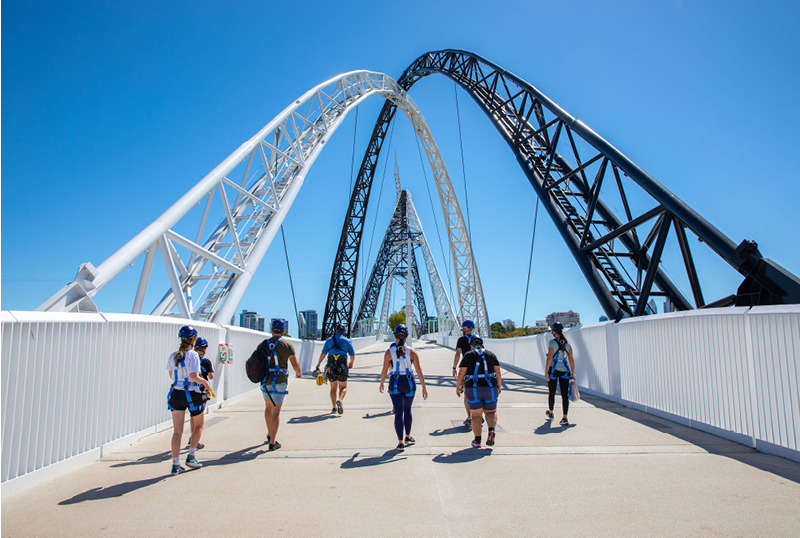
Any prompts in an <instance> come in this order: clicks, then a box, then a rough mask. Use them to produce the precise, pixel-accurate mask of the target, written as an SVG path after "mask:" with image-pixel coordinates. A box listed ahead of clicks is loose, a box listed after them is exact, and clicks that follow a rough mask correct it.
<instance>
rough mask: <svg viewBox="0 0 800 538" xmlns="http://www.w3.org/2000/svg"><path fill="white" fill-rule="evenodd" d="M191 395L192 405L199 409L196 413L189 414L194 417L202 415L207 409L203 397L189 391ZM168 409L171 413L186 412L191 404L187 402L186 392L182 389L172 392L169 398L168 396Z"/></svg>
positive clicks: (190, 412)
mask: <svg viewBox="0 0 800 538" xmlns="http://www.w3.org/2000/svg"><path fill="white" fill-rule="evenodd" d="M189 395H190V396H191V398H192V405H193V406H195V407H198V409H196V410H194V411H189V414H190V415H191V416H193V417H196V416H197V415H201V414H202V413H203V411H205V407H206V405H205V402H204V401H203V395H202V394H200V393H199V392H195V391H193V390H190V391H189ZM167 407H168V408H169V410H170V411H186V410H187V409H189V403H188V402H187V401H186V391H184V390H180V389H173V390H172V391H170V393H169V396H167Z"/></svg>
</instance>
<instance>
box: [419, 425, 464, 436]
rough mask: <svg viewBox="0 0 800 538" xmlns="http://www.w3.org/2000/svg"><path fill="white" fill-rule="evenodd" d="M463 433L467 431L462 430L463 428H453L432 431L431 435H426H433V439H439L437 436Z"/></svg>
mask: <svg viewBox="0 0 800 538" xmlns="http://www.w3.org/2000/svg"><path fill="white" fill-rule="evenodd" d="M465 431H467V430H466V429H465V428H464V426H453V427H452V428H445V429H439V430H434V431H432V432H431V433H429V434H428V435H433V436H434V437H439V436H442V435H453V434H456V433H464V432H465Z"/></svg>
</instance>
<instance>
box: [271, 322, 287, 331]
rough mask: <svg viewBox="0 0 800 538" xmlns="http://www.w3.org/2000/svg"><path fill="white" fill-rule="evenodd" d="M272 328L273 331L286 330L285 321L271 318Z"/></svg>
mask: <svg viewBox="0 0 800 538" xmlns="http://www.w3.org/2000/svg"><path fill="white" fill-rule="evenodd" d="M272 330H273V331H281V332H284V331H286V322H285V321H283V320H282V319H273V320H272Z"/></svg>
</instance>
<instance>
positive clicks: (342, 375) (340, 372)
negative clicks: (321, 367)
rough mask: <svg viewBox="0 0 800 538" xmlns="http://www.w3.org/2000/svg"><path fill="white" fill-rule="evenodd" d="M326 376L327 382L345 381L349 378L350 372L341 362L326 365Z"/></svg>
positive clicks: (345, 364)
mask: <svg viewBox="0 0 800 538" xmlns="http://www.w3.org/2000/svg"><path fill="white" fill-rule="evenodd" d="M326 376H327V378H328V381H347V378H348V377H350V370H349V368H348V367H347V363H346V362H345V363H344V364H342V363H341V362H339V363H333V364H331V363H328V365H327V368H326Z"/></svg>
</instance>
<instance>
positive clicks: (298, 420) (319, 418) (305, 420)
mask: <svg viewBox="0 0 800 538" xmlns="http://www.w3.org/2000/svg"><path fill="white" fill-rule="evenodd" d="M338 416H339V415H332V414H330V413H324V414H322V415H315V416H312V417H292V418H290V419H289V420H287V421H286V422H287V424H312V423H314V422H323V421H325V420H329V419H332V418H338Z"/></svg>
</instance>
